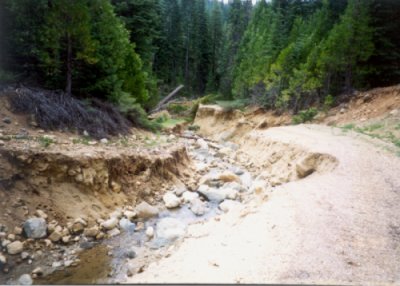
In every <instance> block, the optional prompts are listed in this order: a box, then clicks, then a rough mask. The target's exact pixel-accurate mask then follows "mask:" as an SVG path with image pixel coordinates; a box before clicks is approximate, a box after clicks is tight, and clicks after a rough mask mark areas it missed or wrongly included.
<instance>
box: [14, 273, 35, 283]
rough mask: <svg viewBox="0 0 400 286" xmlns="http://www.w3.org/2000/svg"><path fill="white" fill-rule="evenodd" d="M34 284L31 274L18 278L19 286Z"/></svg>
mask: <svg viewBox="0 0 400 286" xmlns="http://www.w3.org/2000/svg"><path fill="white" fill-rule="evenodd" d="M32 283H33V280H32V277H31V276H30V275H29V274H22V275H21V276H20V277H19V278H18V284H20V285H32Z"/></svg>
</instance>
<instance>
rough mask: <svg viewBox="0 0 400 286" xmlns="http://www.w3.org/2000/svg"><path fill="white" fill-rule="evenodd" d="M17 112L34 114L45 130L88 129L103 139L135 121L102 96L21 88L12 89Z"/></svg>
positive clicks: (128, 126) (127, 130)
mask: <svg viewBox="0 0 400 286" xmlns="http://www.w3.org/2000/svg"><path fill="white" fill-rule="evenodd" d="M8 99H9V101H10V104H11V108H12V109H13V111H14V112H17V113H24V114H31V115H33V116H34V118H35V120H36V123H37V124H38V126H39V127H40V128H42V129H45V130H69V131H73V130H77V131H78V132H80V133H83V132H84V131H87V132H88V133H89V134H90V136H92V137H94V138H96V139H101V138H106V137H109V136H115V135H119V134H127V133H129V130H130V127H131V124H130V123H129V121H128V120H127V119H126V118H124V117H123V116H122V114H121V113H120V112H119V111H118V109H117V108H116V107H114V106H113V105H111V104H109V103H105V102H101V101H99V100H91V101H88V102H83V101H80V100H78V99H76V98H74V97H71V96H68V95H67V94H65V93H63V92H55V91H48V90H42V89H33V88H26V87H23V88H18V89H16V90H15V91H13V92H9V93H8Z"/></svg>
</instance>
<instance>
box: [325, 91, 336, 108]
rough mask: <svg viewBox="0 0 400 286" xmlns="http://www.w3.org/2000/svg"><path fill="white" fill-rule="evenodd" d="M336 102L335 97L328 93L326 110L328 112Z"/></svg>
mask: <svg viewBox="0 0 400 286" xmlns="http://www.w3.org/2000/svg"><path fill="white" fill-rule="evenodd" d="M334 103H335V98H334V97H333V96H332V95H330V94H329V95H327V96H326V97H325V99H324V111H325V112H327V111H328V110H329V109H331V108H332V106H333V104H334Z"/></svg>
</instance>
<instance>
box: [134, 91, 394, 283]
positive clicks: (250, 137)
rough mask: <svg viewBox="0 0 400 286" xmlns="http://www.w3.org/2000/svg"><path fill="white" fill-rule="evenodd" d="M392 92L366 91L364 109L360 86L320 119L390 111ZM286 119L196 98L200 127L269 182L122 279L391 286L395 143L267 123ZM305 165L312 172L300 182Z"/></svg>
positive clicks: (379, 114) (343, 119)
mask: <svg viewBox="0 0 400 286" xmlns="http://www.w3.org/2000/svg"><path fill="white" fill-rule="evenodd" d="M398 90H399V89H398V87H393V88H387V89H383V90H374V91H371V94H373V96H372V98H371V99H368V101H367V102H369V104H368V105H367V106H370V105H371V106H375V103H376V108H374V109H376V111H374V110H372V111H371V112H367V111H366V110H365V105H364V104H363V103H361V102H360V101H359V102H358V103H357V100H359V99H360V98H364V97H365V93H364V94H363V95H362V96H361V95H360V98H358V99H354V103H353V101H352V102H350V104H349V105H348V108H347V111H346V110H345V111H344V113H340V109H339V108H336V109H334V110H333V111H331V112H330V115H328V117H327V118H326V119H325V120H326V121H324V122H331V124H332V122H334V123H335V124H345V123H348V122H349V121H352V122H354V121H355V120H356V122H357V123H358V122H359V121H357V120H361V119H363V118H362V116H366V115H365V114H369V115H368V116H369V117H368V118H367V120H374V119H376V118H379V117H382V118H387V117H393V116H392V115H389V114H388V112H390V111H391V110H393V109H396V108H398V107H399V100H398V98H399V96H398V94H399V93H398ZM381 93H382V97H381V96H380V94H381ZM341 108H343V107H341ZM366 112H367V113H366ZM354 114H355V116H356V117H354V118H353V116H354ZM264 121H265V122H264ZM289 122H290V117H289V116H287V115H286V116H284V117H274V116H273V115H271V114H269V115H268V114H265V113H263V112H260V111H257V112H254V111H253V115H248V116H247V117H246V113H241V112H236V113H231V114H223V113H222V110H221V109H220V108H219V107H216V106H201V107H200V110H199V113H198V117H197V118H196V121H195V124H196V125H199V126H200V133H201V134H203V135H206V136H209V137H211V138H212V139H214V140H220V141H224V140H230V141H234V142H236V143H238V144H239V145H240V148H239V150H238V151H236V152H234V153H232V154H231V155H232V156H234V157H236V158H237V159H238V160H239V161H241V162H242V163H246V165H247V166H248V168H250V169H252V171H253V173H256V174H259V175H260V178H261V180H263V181H265V182H266V183H267V184H268V188H267V189H266V196H264V198H267V199H266V200H265V199H264V200H262V201H260V202H249V203H248V204H247V205H246V206H244V209H242V210H241V211H235V212H229V213H228V214H227V215H224V216H222V217H221V218H219V219H218V221H216V220H215V221H214V220H213V221H210V222H207V223H204V224H201V225H196V226H195V231H193V230H194V229H190V230H189V233H188V235H187V237H186V239H185V240H184V241H183V243H182V244H181V246H180V247H179V249H178V250H177V251H176V252H175V253H173V254H172V255H171V256H170V257H167V258H164V259H161V260H160V261H159V262H158V263H155V264H153V265H151V266H150V267H149V268H148V269H147V270H146V271H145V272H144V273H141V274H139V275H137V276H135V277H132V278H131V279H129V280H128V282H129V283H296V284H300V283H306V284H336V285H337V284H341V285H398V284H399V283H400V274H399V273H400V265H399V263H398V258H399V257H400V239H399V229H400V225H399V221H400V212H399V211H398V205H399V204H400V193H399V190H400V177H399V176H398V170H399V169H400V158H399V157H398V156H396V155H395V154H394V153H393V152H392V151H391V150H392V147H393V144H392V143H388V142H385V141H382V140H381V139H379V138H371V137H370V136H368V135H364V134H360V132H347V133H346V132H343V131H342V129H339V128H335V127H329V126H323V125H306V124H302V125H297V126H282V127H273V128H268V127H271V126H275V125H284V124H287V123H289ZM397 122H398V121H397ZM243 123H244V124H243ZM246 123H249V124H246ZM257 123H258V124H261V125H262V127H261V128H257V126H258V124H257ZM243 125H244V126H246V127H243ZM265 128H268V129H266V130H265ZM304 165H308V167H309V168H310V169H311V170H312V171H311V175H309V176H307V177H306V178H304V179H301V180H299V178H298V176H299V173H298V168H299V166H300V167H301V166H304ZM295 173H296V174H297V177H296V175H295ZM275 181H277V182H278V184H275V183H274V182H275Z"/></svg>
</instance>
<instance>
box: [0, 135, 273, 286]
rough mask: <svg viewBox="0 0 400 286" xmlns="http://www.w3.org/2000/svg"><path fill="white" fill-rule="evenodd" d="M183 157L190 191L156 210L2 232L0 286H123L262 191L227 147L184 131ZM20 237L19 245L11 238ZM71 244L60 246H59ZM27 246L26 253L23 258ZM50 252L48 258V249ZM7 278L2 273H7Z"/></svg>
mask: <svg viewBox="0 0 400 286" xmlns="http://www.w3.org/2000/svg"><path fill="white" fill-rule="evenodd" d="M184 136H185V138H187V139H186V141H185V145H186V149H187V152H188V154H189V157H190V158H191V160H192V162H193V164H194V165H195V169H196V174H195V178H196V179H195V185H194V186H191V187H187V186H185V185H182V184H180V185H176V186H174V187H173V188H171V189H170V190H169V191H168V192H166V193H165V194H164V195H163V199H162V202H159V204H158V205H150V204H148V203H147V202H145V201H143V202H141V203H140V204H138V205H136V206H125V207H123V208H119V209H117V210H115V211H114V212H113V213H111V214H110V216H109V218H108V219H106V220H101V219H99V220H98V221H97V223H96V224H95V225H93V224H92V226H90V227H89V224H88V222H87V221H86V220H85V219H84V218H79V219H76V220H75V221H74V222H73V223H70V224H69V225H67V227H61V226H60V225H58V224H57V222H56V221H48V219H47V215H46V213H45V212H44V211H41V210H38V211H37V212H36V217H35V218H30V219H29V220H27V221H26V222H25V223H24V225H23V227H22V228H18V229H17V228H16V229H14V231H11V232H10V231H8V233H9V234H7V232H6V230H7V229H2V230H1V232H0V234H1V237H2V239H3V240H2V247H3V248H4V250H5V251H6V252H7V254H8V257H7V256H6V255H3V254H1V256H0V266H1V268H2V270H3V272H4V273H5V275H4V276H3V278H1V279H0V282H1V283H7V284H14V283H18V284H93V283H123V282H124V281H126V279H127V278H128V277H130V276H133V275H135V274H137V273H141V272H143V271H145V270H146V268H147V267H148V266H149V265H151V264H152V263H156V261H157V260H159V259H160V258H162V257H168V256H169V255H171V253H172V252H173V251H174V249H176V248H178V247H179V243H180V242H181V241H182V240H183V239H185V237H191V236H193V234H194V231H193V229H195V227H196V225H197V224H202V223H204V222H205V221H207V220H211V219H213V220H216V221H218V220H219V219H220V216H221V215H224V213H226V212H229V211H232V210H233V209H236V210H240V209H242V208H243V206H244V205H245V204H246V202H248V201H249V200H251V196H252V195H254V194H256V193H260V191H259V190H258V189H260V188H264V187H265V186H263V185H262V183H261V184H260V182H254V181H253V179H252V175H251V174H250V173H249V172H248V171H247V170H246V169H245V168H243V167H242V166H240V164H239V163H238V162H236V161H235V160H234V159H233V158H232V157H231V156H230V154H231V153H232V152H234V151H235V150H237V149H238V146H237V145H236V144H234V143H232V142H223V143H220V144H216V143H214V142H211V141H208V140H205V139H203V138H200V137H199V136H197V135H196V134H195V133H193V132H191V131H185V134H184ZM22 232H24V234H25V235H26V236H28V240H26V241H24V242H21V241H19V240H17V239H16V237H15V235H18V234H22ZM70 240H71V241H74V242H75V243H72V244H69V245H64V244H63V243H62V242H64V243H65V242H68V241H70ZM27 244H30V245H31V246H33V247H30V248H29V249H33V251H30V252H28V251H25V249H26V247H25V246H24V245H27ZM50 246H51V250H50V249H49V247H50ZM8 272H9V273H8Z"/></svg>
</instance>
